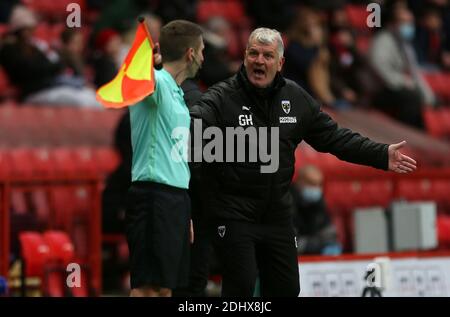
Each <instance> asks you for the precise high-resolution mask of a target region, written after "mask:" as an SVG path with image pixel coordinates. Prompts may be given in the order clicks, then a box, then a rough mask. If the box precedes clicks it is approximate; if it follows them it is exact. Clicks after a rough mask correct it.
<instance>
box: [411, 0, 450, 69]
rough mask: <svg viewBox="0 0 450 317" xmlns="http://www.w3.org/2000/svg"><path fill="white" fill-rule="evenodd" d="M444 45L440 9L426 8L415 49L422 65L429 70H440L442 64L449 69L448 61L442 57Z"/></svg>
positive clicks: (419, 25) (416, 38)
mask: <svg viewBox="0 0 450 317" xmlns="http://www.w3.org/2000/svg"><path fill="white" fill-rule="evenodd" d="M443 44H444V34H443V30H442V18H441V14H440V12H439V11H438V8H436V7H428V8H425V9H424V11H423V13H422V14H421V18H420V21H419V23H418V25H417V32H416V36H415V37H414V48H415V50H416V53H417V60H418V62H419V63H420V65H421V66H422V67H424V68H425V69H428V70H438V69H439V67H440V64H441V62H442V64H443V65H442V66H444V67H445V68H449V67H450V64H446V62H448V61H446V60H445V59H444V58H443V56H442V54H444V52H443Z"/></svg>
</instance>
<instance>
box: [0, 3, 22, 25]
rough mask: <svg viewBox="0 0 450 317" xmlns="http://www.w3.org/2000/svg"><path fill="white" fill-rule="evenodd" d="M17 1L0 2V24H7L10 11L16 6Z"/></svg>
mask: <svg viewBox="0 0 450 317" xmlns="http://www.w3.org/2000/svg"><path fill="white" fill-rule="evenodd" d="M18 2H19V0H2V1H0V23H7V22H8V17H9V15H10V14H11V10H12V9H13V8H14V7H15V6H16V5H17V3H18Z"/></svg>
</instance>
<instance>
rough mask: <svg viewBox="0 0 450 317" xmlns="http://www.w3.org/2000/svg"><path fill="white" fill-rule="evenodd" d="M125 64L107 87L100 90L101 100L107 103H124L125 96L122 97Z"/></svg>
mask: <svg viewBox="0 0 450 317" xmlns="http://www.w3.org/2000/svg"><path fill="white" fill-rule="evenodd" d="M125 66H126V65H125V64H123V65H122V67H121V68H120V70H119V73H118V74H117V76H116V77H115V78H114V79H113V80H112V81H110V82H109V83H107V84H106V85H104V86H102V87H101V88H100V89H99V90H98V95H99V96H100V98H102V99H103V100H105V101H109V102H122V101H123V96H122V81H123V76H124V75H125V71H124V70H125Z"/></svg>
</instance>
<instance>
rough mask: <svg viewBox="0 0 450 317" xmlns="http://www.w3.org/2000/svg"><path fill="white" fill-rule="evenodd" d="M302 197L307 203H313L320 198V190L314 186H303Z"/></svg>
mask: <svg viewBox="0 0 450 317" xmlns="http://www.w3.org/2000/svg"><path fill="white" fill-rule="evenodd" d="M302 197H303V199H304V200H305V201H306V202H308V203H315V202H318V201H319V200H320V198H322V189H321V188H320V187H315V186H303V188H302Z"/></svg>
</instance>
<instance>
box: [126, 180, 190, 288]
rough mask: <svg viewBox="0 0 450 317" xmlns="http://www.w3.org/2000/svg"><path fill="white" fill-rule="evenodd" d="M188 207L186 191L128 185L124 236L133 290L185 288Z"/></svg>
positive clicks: (156, 186) (145, 184)
mask: <svg viewBox="0 0 450 317" xmlns="http://www.w3.org/2000/svg"><path fill="white" fill-rule="evenodd" d="M190 208H191V204H190V200H189V196H188V194H187V190H185V189H180V188H176V187H172V186H168V185H164V184H159V183H153V182H133V183H132V184H131V187H130V189H129V191H128V208H127V212H126V235H127V241H128V248H129V250H130V274H131V288H132V289H134V288H141V287H148V286H154V287H155V286H156V287H164V288H170V289H174V288H176V287H184V286H186V285H187V282H188V274H189V220H190V213H191V211H190Z"/></svg>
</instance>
